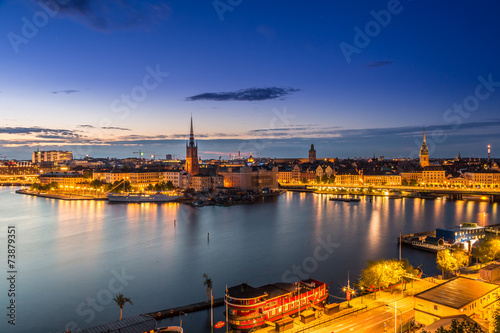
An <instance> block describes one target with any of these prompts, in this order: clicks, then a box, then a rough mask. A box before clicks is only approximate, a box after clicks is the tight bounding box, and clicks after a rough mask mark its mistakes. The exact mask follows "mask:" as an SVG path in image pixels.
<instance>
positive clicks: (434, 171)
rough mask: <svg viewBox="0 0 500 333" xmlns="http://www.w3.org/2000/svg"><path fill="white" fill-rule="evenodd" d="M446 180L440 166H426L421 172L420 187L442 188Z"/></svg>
mask: <svg viewBox="0 0 500 333" xmlns="http://www.w3.org/2000/svg"><path fill="white" fill-rule="evenodd" d="M446 180H447V178H446V171H445V170H444V169H443V168H442V167H440V166H426V167H424V170H422V185H426V186H428V185H433V186H443V185H444V184H445V182H446Z"/></svg>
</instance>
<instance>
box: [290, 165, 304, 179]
mask: <svg viewBox="0 0 500 333" xmlns="http://www.w3.org/2000/svg"><path fill="white" fill-rule="evenodd" d="M300 172H301V167H300V166H299V165H298V164H295V165H294V167H293V169H292V179H293V180H294V181H296V182H300V181H301V180H302V179H301V178H300Z"/></svg>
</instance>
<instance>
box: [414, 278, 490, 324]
mask: <svg viewBox="0 0 500 333" xmlns="http://www.w3.org/2000/svg"><path fill="white" fill-rule="evenodd" d="M499 288H500V286H498V285H496V284H492V283H488V282H482V281H478V280H472V279H468V278H464V277H457V278H454V279H452V280H450V281H448V282H445V283H443V284H439V285H437V286H435V287H433V288H431V289H428V290H426V291H423V292H421V293H419V294H416V295H415V296H414V300H415V301H414V309H415V321H416V322H418V323H420V324H424V325H430V324H432V323H434V322H436V321H438V320H441V319H443V318H446V317H451V316H460V315H466V316H468V317H472V318H474V319H476V320H478V319H479V320H484V321H486V320H490V321H491V319H492V315H493V312H494V310H495V307H496V305H495V303H496V301H497V293H498V289H499Z"/></svg>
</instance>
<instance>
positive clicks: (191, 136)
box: [189, 114, 195, 147]
mask: <svg viewBox="0 0 500 333" xmlns="http://www.w3.org/2000/svg"><path fill="white" fill-rule="evenodd" d="M194 146H195V144H194V133H193V114H191V131H190V132H189V147H194Z"/></svg>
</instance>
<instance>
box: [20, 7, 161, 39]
mask: <svg viewBox="0 0 500 333" xmlns="http://www.w3.org/2000/svg"><path fill="white" fill-rule="evenodd" d="M30 2H31V3H32V5H33V10H35V11H38V10H40V3H41V2H40V1H38V0H30ZM61 2H62V1H61ZM64 2H65V3H64V4H61V3H60V2H59V1H58V2H57V4H58V10H57V12H58V14H59V15H62V16H65V17H68V18H72V19H75V20H77V21H80V22H82V23H84V24H86V25H89V26H91V27H93V28H95V29H97V30H101V31H113V30H121V29H131V28H137V27H145V28H148V27H150V26H154V25H156V24H158V22H159V21H161V20H164V19H166V18H167V16H168V14H169V13H170V7H168V6H167V4H165V3H163V2H162V1H153V0H143V1H141V0H106V1H95V0H71V1H64ZM48 10H52V9H51V8H50V9H48Z"/></svg>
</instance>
